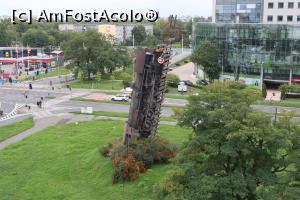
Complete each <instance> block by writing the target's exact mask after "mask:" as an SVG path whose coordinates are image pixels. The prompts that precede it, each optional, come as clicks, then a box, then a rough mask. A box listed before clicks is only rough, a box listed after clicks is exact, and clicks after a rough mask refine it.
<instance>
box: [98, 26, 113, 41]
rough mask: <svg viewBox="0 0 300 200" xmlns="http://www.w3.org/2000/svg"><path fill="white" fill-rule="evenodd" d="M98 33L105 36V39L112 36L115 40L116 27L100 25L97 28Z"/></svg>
mask: <svg viewBox="0 0 300 200" xmlns="http://www.w3.org/2000/svg"><path fill="white" fill-rule="evenodd" d="M98 32H99V33H101V34H103V35H105V36H106V37H108V36H113V37H114V38H116V36H117V26H116V25H113V24H101V25H99V27H98Z"/></svg>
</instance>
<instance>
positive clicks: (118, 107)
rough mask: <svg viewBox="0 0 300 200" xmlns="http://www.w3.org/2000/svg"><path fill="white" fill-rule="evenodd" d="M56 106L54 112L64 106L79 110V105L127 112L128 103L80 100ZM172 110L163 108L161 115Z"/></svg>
mask: <svg viewBox="0 0 300 200" xmlns="http://www.w3.org/2000/svg"><path fill="white" fill-rule="evenodd" d="M57 107H61V108H62V110H61V111H56V113H61V112H64V110H63V109H64V108H67V109H66V111H67V110H68V111H80V109H81V107H93V109H94V110H95V111H106V112H122V113H128V112H129V105H121V104H109V103H95V102H82V101H66V102H62V103H60V104H57ZM172 114H173V111H172V109H171V108H163V109H162V116H171V115H172Z"/></svg>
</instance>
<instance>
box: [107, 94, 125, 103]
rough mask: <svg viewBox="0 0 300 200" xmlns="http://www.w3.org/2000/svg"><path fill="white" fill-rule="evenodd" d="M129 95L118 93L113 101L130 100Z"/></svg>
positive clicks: (113, 97) (112, 98)
mask: <svg viewBox="0 0 300 200" xmlns="http://www.w3.org/2000/svg"><path fill="white" fill-rule="evenodd" d="M129 99H130V98H129V96H128V95H127V94H118V95H116V96H112V97H111V100H112V101H126V102H127V101H129Z"/></svg>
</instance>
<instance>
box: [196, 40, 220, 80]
mask: <svg viewBox="0 0 300 200" xmlns="http://www.w3.org/2000/svg"><path fill="white" fill-rule="evenodd" d="M218 51H219V50H218V48H217V47H216V46H215V45H214V44H212V43H211V42H209V41H204V42H203V43H201V44H200V45H199V46H197V47H196V48H195V49H194V51H193V53H192V61H193V62H194V63H196V64H198V65H202V66H203V71H204V72H205V73H206V74H207V76H208V78H209V80H210V82H213V81H214V80H215V79H219V76H220V72H221V68H220V65H219V53H218Z"/></svg>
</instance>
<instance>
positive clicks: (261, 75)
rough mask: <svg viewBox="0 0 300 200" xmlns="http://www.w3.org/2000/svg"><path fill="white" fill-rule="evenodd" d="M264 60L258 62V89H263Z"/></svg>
mask: <svg viewBox="0 0 300 200" xmlns="http://www.w3.org/2000/svg"><path fill="white" fill-rule="evenodd" d="M263 64H264V62H261V64H260V89H261V90H263V84H264V67H263Z"/></svg>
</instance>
